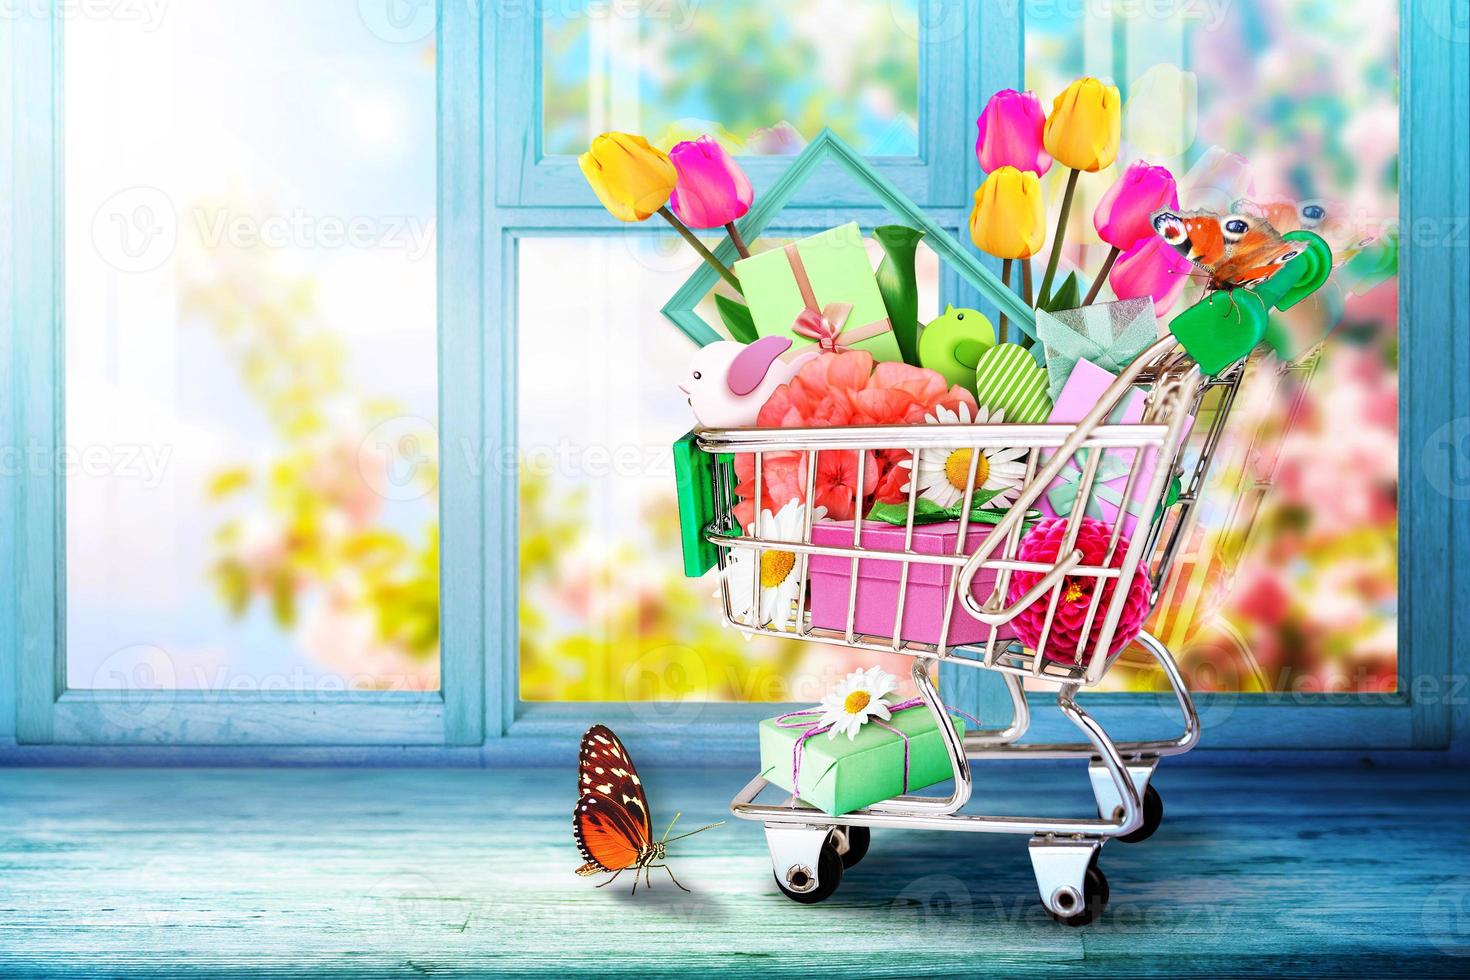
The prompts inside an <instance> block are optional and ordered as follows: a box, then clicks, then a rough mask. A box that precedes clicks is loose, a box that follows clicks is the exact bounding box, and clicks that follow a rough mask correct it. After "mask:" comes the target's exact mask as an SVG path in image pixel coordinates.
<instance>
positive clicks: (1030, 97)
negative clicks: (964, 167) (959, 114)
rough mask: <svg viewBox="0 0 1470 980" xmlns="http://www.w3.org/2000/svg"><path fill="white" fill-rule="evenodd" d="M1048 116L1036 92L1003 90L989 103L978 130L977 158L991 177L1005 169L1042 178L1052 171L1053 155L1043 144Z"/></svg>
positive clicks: (986, 105) (977, 123)
mask: <svg viewBox="0 0 1470 980" xmlns="http://www.w3.org/2000/svg"><path fill="white" fill-rule="evenodd" d="M1045 124H1046V113H1045V112H1044V111H1042V108H1041V100H1040V99H1038V98H1037V97H1036V93H1035V92H1017V91H1016V90H1015V89H1009V88H1006V89H1001V90H1000V91H999V92H996V93H995V94H994V95H992V96H991V97H990V101H989V102H987V103H985V109H984V110H983V111H982V112H981V113H980V118H979V119H977V120H975V126H976V128H977V129H979V131H980V135H979V137H978V138H977V139H976V140H975V156H976V157H977V158H978V159H979V160H980V169H981V170H983V171H985V172H986V173H987V174H989V173H994V172H995V171H997V170H999V169H1000V168H1001V167H1015V168H1016V169H1017V170H1029V171H1030V172H1031V173H1034V174H1036V175H1037V176H1038V177H1040V176H1041V175H1042V174H1044V173H1046V172H1047V171H1048V170H1050V169H1051V154H1050V153H1047V152H1046V148H1045V147H1044V146H1042V143H1041V130H1042V127H1043V126H1044V125H1045Z"/></svg>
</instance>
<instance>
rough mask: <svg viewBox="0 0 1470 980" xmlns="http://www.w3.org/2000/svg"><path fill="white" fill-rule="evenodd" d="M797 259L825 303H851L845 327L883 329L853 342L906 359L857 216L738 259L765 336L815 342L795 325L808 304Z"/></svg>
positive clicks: (879, 355)
mask: <svg viewBox="0 0 1470 980" xmlns="http://www.w3.org/2000/svg"><path fill="white" fill-rule="evenodd" d="M791 250H794V254H792V251H791ZM794 262H795V263H798V264H799V265H800V268H801V271H802V273H803V274H804V275H805V277H806V281H807V283H808V284H809V285H810V287H811V290H812V292H813V294H814V296H815V299H816V304H817V307H818V308H819V309H820V308H823V307H825V306H826V305H827V304H829V303H847V304H850V305H851V310H850V312H849V316H848V319H847V320H846V321H845V324H844V327H843V329H844V330H850V329H854V328H870V329H875V330H878V331H879V332H878V333H877V335H876V336H869V337H867V338H866V339H862V340H855V341H853V342H851V343H849V344H847V346H851V347H857V348H859V349H862V350H866V351H869V352H870V353H872V355H873V356H874V357H875V358H876V359H877V360H880V361H901V360H903V356H902V354H901V353H900V352H899V349H898V340H897V339H896V338H895V337H894V336H893V333H892V331H891V329H890V325H889V322H888V308H887V307H886V306H884V305H883V294H882V293H881V292H880V291H879V290H878V279H877V276H876V275H875V273H874V272H873V266H872V263H871V262H870V261H869V259H868V252H867V248H866V247H865V245H864V243H863V233H862V230H861V229H860V228H859V227H858V224H857V222H855V221H854V222H848V223H847V224H845V225H838V226H837V227H836V228H832V229H829V230H827V231H824V232H822V233H821V234H818V235H812V236H810V237H809V238H803V239H801V240H800V241H797V242H793V243H792V244H791V246H789V247H788V248H775V249H770V250H768V251H765V252H757V253H756V254H755V255H752V256H750V257H749V258H745V259H741V260H740V261H738V262H736V263H735V265H734V266H733V267H732V268H733V270H734V273H735V276H736V278H737V279H739V280H740V286H741V290H742V291H743V293H744V295H745V304H746V306H747V307H749V309H750V316H751V319H752V321H754V323H755V327H756V330H757V331H759V333H760V334H761V336H777V337H790V338H791V339H792V340H794V341H796V342H797V343H798V344H802V345H805V344H808V343H810V340H809V339H807V338H805V337H801V336H798V335H797V334H796V333H795V332H794V331H793V330H792V324H793V322H794V319H795V316H796V314H797V313H799V312H801V310H803V309H805V308H806V305H807V304H806V301H805V300H804V299H803V297H802V288H801V286H800V285H799V284H798V282H797V278H796V275H795V272H794V271H793V263H794ZM879 324H881V329H880V328H879V327H878V326H877V325H879Z"/></svg>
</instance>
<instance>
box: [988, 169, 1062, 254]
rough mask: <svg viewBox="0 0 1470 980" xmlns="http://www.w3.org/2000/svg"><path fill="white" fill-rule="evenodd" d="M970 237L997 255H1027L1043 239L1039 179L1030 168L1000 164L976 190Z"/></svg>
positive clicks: (1043, 230) (1040, 243) (1033, 250)
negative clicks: (1017, 167)
mask: <svg viewBox="0 0 1470 980" xmlns="http://www.w3.org/2000/svg"><path fill="white" fill-rule="evenodd" d="M970 240H971V241H973V242H974V243H975V247H976V248H978V249H980V250H981V251H982V252H986V253H988V254H990V255H994V256H995V257H996V258H998V259H1029V258H1030V257H1031V256H1033V255H1035V254H1036V253H1037V252H1039V251H1041V246H1042V245H1044V244H1045V243H1046V206H1045V204H1044V203H1043V202H1042V200H1041V179H1040V178H1039V177H1037V176H1036V175H1035V174H1034V173H1032V172H1030V171H1029V170H1017V169H1016V168H1015V167H1001V168H1000V169H998V170H996V171H995V172H994V173H992V174H991V175H990V176H988V177H986V178H985V183H983V184H981V185H980V188H979V190H977V191H975V208H974V210H972V211H971V212H970Z"/></svg>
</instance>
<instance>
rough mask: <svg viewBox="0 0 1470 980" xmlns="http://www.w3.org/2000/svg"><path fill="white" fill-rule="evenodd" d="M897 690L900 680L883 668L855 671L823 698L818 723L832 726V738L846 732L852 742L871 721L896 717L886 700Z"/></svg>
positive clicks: (829, 736) (828, 734) (830, 732)
mask: <svg viewBox="0 0 1470 980" xmlns="http://www.w3.org/2000/svg"><path fill="white" fill-rule="evenodd" d="M896 690H898V678H896V677H894V676H893V675H892V674H890V673H888V672H887V671H885V670H884V669H883V668H882V667H869V668H868V669H867V670H855V671H853V672H852V673H851V674H848V675H847V676H846V677H845V678H843V680H842V683H841V684H838V685H837V689H836V690H834V691H832V692H831V693H830V694H828V695H827V696H826V697H824V698H822V717H821V720H819V721H818V722H817V724H818V725H819V726H820V725H831V726H832V729H831V731H829V732H827V737H828V738H836V737H837V735H838V733H839V732H846V733H847V738H848V740H849V741H851V740H852V739H855V738H857V733H858V731H859V730H860V729H861V728H862V727H863V725H865V724H867V722H868V720H869V719H870V718H878V719H880V720H882V721H887V720H888V719H889V718H892V717H893V714H892V712H890V711H889V710H888V702H887V700H886V699H887V698H888V696H889V695H890V694H892V693H893V692H894V691H896Z"/></svg>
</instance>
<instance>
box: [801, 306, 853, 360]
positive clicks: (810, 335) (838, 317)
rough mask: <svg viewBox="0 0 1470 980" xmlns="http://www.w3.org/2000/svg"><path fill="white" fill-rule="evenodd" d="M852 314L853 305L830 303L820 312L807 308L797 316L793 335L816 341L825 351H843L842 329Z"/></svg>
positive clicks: (844, 348) (844, 347)
mask: <svg viewBox="0 0 1470 980" xmlns="http://www.w3.org/2000/svg"><path fill="white" fill-rule="evenodd" d="M850 313H852V304H851V303H828V304H827V305H826V306H825V307H823V308H822V309H820V310H817V309H813V308H812V307H807V308H806V309H804V310H802V311H801V312H800V313H798V314H796V320H795V322H793V323H792V324H791V331H792V333H794V334H796V335H797V336H799V337H805V338H806V339H808V340H815V341H816V342H817V344H818V345H819V346H820V347H821V348H822V350H825V351H833V352H836V351H843V350H847V347H846V346H844V345H843V344H842V342H841V341H842V328H843V326H844V325H845V324H846V323H847V317H848V315H849V314H850Z"/></svg>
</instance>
